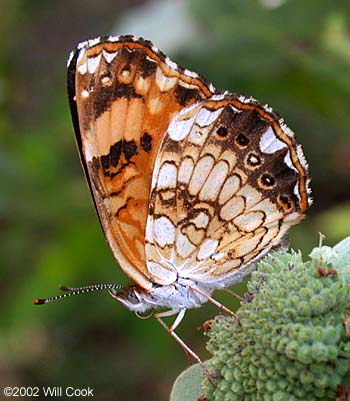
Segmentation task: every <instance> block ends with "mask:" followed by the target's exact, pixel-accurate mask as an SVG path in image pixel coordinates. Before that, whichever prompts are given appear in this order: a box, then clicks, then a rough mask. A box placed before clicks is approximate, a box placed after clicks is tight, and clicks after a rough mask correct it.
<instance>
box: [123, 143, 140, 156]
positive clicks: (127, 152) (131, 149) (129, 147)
mask: <svg viewBox="0 0 350 401" xmlns="http://www.w3.org/2000/svg"><path fill="white" fill-rule="evenodd" d="M122 149H123V153H124V156H125V159H126V160H130V159H131V158H132V157H133V156H135V155H137V145H136V143H135V141H123V147H122Z"/></svg>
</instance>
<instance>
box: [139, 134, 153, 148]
mask: <svg viewBox="0 0 350 401" xmlns="http://www.w3.org/2000/svg"><path fill="white" fill-rule="evenodd" d="M141 147H142V149H143V150H144V151H145V152H147V153H148V152H150V151H151V150H152V137H151V135H150V134H148V133H147V132H145V133H144V134H143V135H142V137H141Z"/></svg>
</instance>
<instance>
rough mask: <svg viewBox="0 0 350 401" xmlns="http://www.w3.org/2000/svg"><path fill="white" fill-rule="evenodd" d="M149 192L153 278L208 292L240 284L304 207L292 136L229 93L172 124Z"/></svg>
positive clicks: (300, 165)
mask: <svg viewBox="0 0 350 401" xmlns="http://www.w3.org/2000/svg"><path fill="white" fill-rule="evenodd" d="M151 191H152V192H151V198H150V211H151V213H150V216H149V217H148V222H147V230H146V258H147V266H148V270H149V271H150V273H151V274H152V279H153V280H154V281H156V282H157V283H159V284H167V283H170V282H172V281H173V280H174V277H176V276H177V275H180V276H181V277H187V278H190V279H192V280H193V281H196V282H202V283H206V284H209V285H210V286H211V287H217V288H218V287H222V286H227V283H228V282H230V283H233V282H235V281H240V280H241V276H244V275H245V274H246V273H245V271H244V270H245V268H247V269H248V266H249V263H250V262H252V261H254V260H256V259H257V258H259V257H261V256H262V255H264V254H265V253H266V252H267V251H268V250H269V249H270V248H271V247H272V246H274V245H277V244H278V243H279V242H280V240H281V238H282V236H283V235H284V234H285V233H286V231H287V230H288V228H289V227H290V226H291V225H293V224H295V223H297V222H298V221H299V220H300V219H301V218H302V216H303V212H304V211H305V209H306V208H307V207H308V206H309V204H310V202H311V200H310V199H309V197H308V189H307V165H306V163H305V160H304V157H303V154H302V152H301V150H300V148H299V147H298V145H297V144H296V142H295V139H294V136H293V133H292V132H291V131H290V130H289V129H288V128H287V127H286V126H285V125H284V123H283V121H282V120H281V119H279V117H278V116H277V114H276V113H275V112H274V111H272V110H271V109H268V108H267V107H266V106H263V105H261V104H259V103H258V102H256V101H255V100H253V99H245V98H244V97H238V96H234V95H228V94H227V95H221V96H220V95H214V97H213V98H212V99H209V100H206V101H202V102H201V103H199V104H195V105H193V106H191V107H188V108H186V109H184V110H182V111H180V112H179V113H178V114H177V115H176V116H175V117H174V118H173V120H172V121H171V122H170V125H169V129H168V130H167V133H166V135H165V137H164V139H163V141H162V144H161V146H160V151H159V156H158V158H157V160H156V163H155V166H154V172H153V180H152V189H151ZM234 276H235V278H234Z"/></svg>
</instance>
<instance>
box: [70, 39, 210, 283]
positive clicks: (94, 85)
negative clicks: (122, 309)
mask: <svg viewBox="0 0 350 401" xmlns="http://www.w3.org/2000/svg"><path fill="white" fill-rule="evenodd" d="M68 92H69V97H70V106H71V112H72V117H73V122H74V125H75V131H76V138H77V144H78V147H79V151H80V156H81V160H82V164H83V166H84V169H85V173H86V176H87V180H88V182H89V186H90V189H91V192H92V194H93V197H94V202H95V206H96V208H97V211H98V215H99V219H100V222H101V225H102V227H103V230H104V233H105V235H106V238H107V240H108V243H109V245H110V247H111V249H112V251H113V254H114V256H115V257H116V259H117V260H118V262H119V264H120V266H121V268H122V269H123V270H124V272H125V273H126V274H127V275H128V276H129V277H130V278H132V279H133V280H134V281H135V282H136V283H137V284H138V285H139V286H141V287H143V288H146V289H147V288H149V287H150V285H151V283H150V281H149V278H150V277H152V275H151V274H150V273H149V271H148V269H147V266H146V255H145V240H144V238H145V228H146V220H147V216H148V213H149V194H150V190H151V178H152V172H153V166H154V163H155V160H156V158H157V157H158V152H159V147H160V143H161V141H162V139H163V137H164V135H165V133H166V131H167V129H168V126H169V124H170V121H171V119H172V117H173V115H174V114H175V113H176V112H178V111H179V110H181V109H183V108H186V107H188V106H190V105H192V104H193V103H195V102H197V101H198V100H203V99H206V98H208V97H210V96H211V95H212V94H213V93H214V88H213V86H212V85H211V84H209V83H208V82H206V81H205V80H204V79H202V78H200V77H199V76H198V75H197V74H195V73H191V72H190V71H188V70H183V69H181V68H180V67H178V66H177V65H176V64H175V63H172V62H171V61H170V60H169V59H168V58H167V57H166V56H164V55H163V54H162V53H161V52H160V51H158V50H157V49H155V48H154V47H153V46H152V44H151V43H150V42H148V41H144V40H142V39H135V38H133V37H131V36H124V37H119V38H104V39H98V40H92V41H88V42H85V43H82V44H81V45H79V47H78V48H77V50H76V51H75V52H74V53H73V55H72V56H71V58H70V60H69V65H68Z"/></svg>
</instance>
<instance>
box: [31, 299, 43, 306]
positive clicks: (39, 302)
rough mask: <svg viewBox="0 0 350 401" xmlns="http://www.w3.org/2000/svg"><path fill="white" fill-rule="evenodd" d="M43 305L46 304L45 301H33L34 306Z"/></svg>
mask: <svg viewBox="0 0 350 401" xmlns="http://www.w3.org/2000/svg"><path fill="white" fill-rule="evenodd" d="M45 303H46V301H45V299H33V304H34V305H43V304H45Z"/></svg>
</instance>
